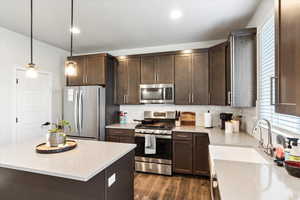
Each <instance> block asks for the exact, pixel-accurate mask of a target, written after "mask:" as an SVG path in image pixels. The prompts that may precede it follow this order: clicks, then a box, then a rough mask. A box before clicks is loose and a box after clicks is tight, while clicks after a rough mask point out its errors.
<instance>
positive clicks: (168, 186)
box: [134, 173, 210, 200]
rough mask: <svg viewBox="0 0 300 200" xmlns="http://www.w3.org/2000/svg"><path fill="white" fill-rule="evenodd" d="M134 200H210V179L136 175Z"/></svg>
mask: <svg viewBox="0 0 300 200" xmlns="http://www.w3.org/2000/svg"><path fill="white" fill-rule="evenodd" d="M134 200H210V183H209V180H208V179H205V178H196V177H190V176H178V175H176V176H172V177H168V176H160V175H152V174H143V173H136V175H135V183H134Z"/></svg>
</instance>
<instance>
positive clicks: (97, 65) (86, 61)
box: [67, 54, 113, 86]
mask: <svg viewBox="0 0 300 200" xmlns="http://www.w3.org/2000/svg"><path fill="white" fill-rule="evenodd" d="M68 59H71V60H74V61H76V62H77V76H74V77H67V86H84V85H104V86H105V84H106V81H107V80H106V77H107V73H106V72H107V67H112V66H110V63H111V62H110V60H112V59H113V57H111V56H109V55H108V54H94V55H83V56H74V57H71V58H68ZM109 59H110V60H109Z"/></svg>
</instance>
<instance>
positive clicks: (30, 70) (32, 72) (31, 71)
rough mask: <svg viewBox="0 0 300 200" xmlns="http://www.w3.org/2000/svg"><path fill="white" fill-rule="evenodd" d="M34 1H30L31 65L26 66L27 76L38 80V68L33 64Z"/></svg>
mask: <svg viewBox="0 0 300 200" xmlns="http://www.w3.org/2000/svg"><path fill="white" fill-rule="evenodd" d="M32 44H33V0H31V1H30V63H28V64H27V65H26V76H27V77H29V78H36V77H37V76H38V72H37V67H36V65H35V64H34V63H33V45H32Z"/></svg>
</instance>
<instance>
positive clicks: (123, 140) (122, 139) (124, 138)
mask: <svg viewBox="0 0 300 200" xmlns="http://www.w3.org/2000/svg"><path fill="white" fill-rule="evenodd" d="M120 142H121V143H127V144H134V136H132V137H130V136H120Z"/></svg>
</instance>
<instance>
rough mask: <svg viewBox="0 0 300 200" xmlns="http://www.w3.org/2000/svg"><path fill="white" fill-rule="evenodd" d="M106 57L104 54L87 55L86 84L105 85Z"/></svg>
mask: <svg viewBox="0 0 300 200" xmlns="http://www.w3.org/2000/svg"><path fill="white" fill-rule="evenodd" d="M105 62H106V57H105V56H103V55H88V56H86V74H85V76H86V77H85V78H86V79H85V84H86V85H105V83H106V74H105V72H106V71H105V67H106V63H105Z"/></svg>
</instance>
